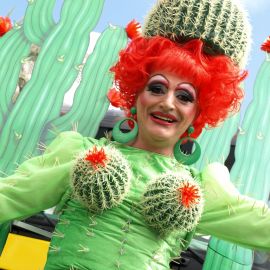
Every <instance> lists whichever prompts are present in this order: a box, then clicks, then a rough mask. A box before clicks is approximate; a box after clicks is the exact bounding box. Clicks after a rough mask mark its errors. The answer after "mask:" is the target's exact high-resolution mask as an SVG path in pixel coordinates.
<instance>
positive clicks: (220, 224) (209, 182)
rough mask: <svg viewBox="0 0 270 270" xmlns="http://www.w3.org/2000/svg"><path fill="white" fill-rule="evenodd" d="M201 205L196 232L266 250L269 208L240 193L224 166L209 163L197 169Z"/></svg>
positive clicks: (269, 234)
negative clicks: (201, 196)
mask: <svg viewBox="0 0 270 270" xmlns="http://www.w3.org/2000/svg"><path fill="white" fill-rule="evenodd" d="M201 177H202V181H203V186H204V190H205V194H204V195H205V208H204V213H203V216H202V219H201V221H200V223H199V225H198V226H197V232H198V233H202V234H210V235H213V236H216V237H218V238H220V239H223V240H227V241H230V242H234V243H237V244H240V245H242V246H245V247H248V248H251V249H262V250H268V251H269V250H270V210H269V208H268V206H267V205H266V204H265V203H264V202H262V201H258V200H254V199H252V198H249V197H247V196H243V195H241V194H240V193H239V192H238V191H237V189H236V188H235V187H234V185H233V184H232V183H231V181H230V173H229V171H228V169H227V168H226V167H225V166H223V165H222V164H219V163H213V164H210V165H209V166H207V167H206V169H205V170H204V171H203V172H202V173H201Z"/></svg>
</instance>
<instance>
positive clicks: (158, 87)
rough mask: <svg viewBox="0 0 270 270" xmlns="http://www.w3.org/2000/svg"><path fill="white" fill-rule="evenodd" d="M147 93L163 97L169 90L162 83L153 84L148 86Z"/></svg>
mask: <svg viewBox="0 0 270 270" xmlns="http://www.w3.org/2000/svg"><path fill="white" fill-rule="evenodd" d="M147 91H150V92H151V93H153V94H156V95H162V94H165V93H166V92H167V88H166V86H165V85H164V84H162V83H159V82H153V83H150V84H149V85H148V87H147Z"/></svg>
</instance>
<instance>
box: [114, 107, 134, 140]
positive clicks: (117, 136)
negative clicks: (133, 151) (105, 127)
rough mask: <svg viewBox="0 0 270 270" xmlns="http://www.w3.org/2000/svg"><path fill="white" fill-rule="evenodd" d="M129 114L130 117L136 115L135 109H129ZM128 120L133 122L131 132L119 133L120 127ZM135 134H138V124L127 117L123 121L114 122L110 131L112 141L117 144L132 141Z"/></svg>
mask: <svg viewBox="0 0 270 270" xmlns="http://www.w3.org/2000/svg"><path fill="white" fill-rule="evenodd" d="M130 112H131V114H132V115H135V114H136V113H137V111H136V108H135V107H132V108H131V109H130ZM128 120H130V121H132V122H133V124H134V128H133V129H132V130H131V131H129V132H127V133H124V132H122V131H121V129H120V127H121V125H122V124H123V123H124V122H125V121H128ZM137 134H138V124H137V122H136V121H135V120H134V119H133V118H131V117H127V118H124V119H122V120H120V121H118V122H116V124H115V125H114V127H113V130H112V136H113V138H114V140H115V141H117V142H119V143H128V142H129V141H132V140H134V139H135V138H136V136H137Z"/></svg>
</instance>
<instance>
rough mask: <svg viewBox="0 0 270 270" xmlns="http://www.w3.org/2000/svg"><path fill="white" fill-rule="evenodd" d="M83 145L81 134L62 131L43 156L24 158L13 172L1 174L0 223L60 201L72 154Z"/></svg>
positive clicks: (67, 179)
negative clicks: (4, 176) (2, 176)
mask: <svg viewBox="0 0 270 270" xmlns="http://www.w3.org/2000/svg"><path fill="white" fill-rule="evenodd" d="M83 149H84V145H83V137H82V136H81V135H80V134H78V133H75V132H64V133H61V134H60V135H59V136H58V137H57V138H56V139H55V140H54V141H53V142H52V143H51V144H50V146H49V147H48V148H47V149H46V151H45V153H44V154H43V155H42V156H38V157H35V158H32V159H29V160H27V161H25V162H24V163H22V164H21V165H20V166H19V168H18V169H17V171H16V173H15V174H13V175H11V176H8V177H6V178H0V223H1V222H5V221H7V220H12V219H19V218H22V217H25V216H29V215H32V214H34V213H37V212H39V211H41V210H44V209H47V208H50V207H52V206H54V205H56V204H57V203H59V201H60V200H61V198H62V196H63V195H64V193H65V191H66V190H67V188H68V186H69V173H70V168H71V166H72V163H73V160H74V155H75V154H76V153H77V152H78V151H81V150H83Z"/></svg>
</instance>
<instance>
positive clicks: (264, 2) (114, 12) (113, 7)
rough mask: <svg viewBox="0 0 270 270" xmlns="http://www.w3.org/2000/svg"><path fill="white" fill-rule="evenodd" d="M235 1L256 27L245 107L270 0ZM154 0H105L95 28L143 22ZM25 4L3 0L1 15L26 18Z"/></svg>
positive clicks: (267, 32)
mask: <svg viewBox="0 0 270 270" xmlns="http://www.w3.org/2000/svg"><path fill="white" fill-rule="evenodd" d="M45 1H46V0H45ZM236 1H238V2H241V4H242V5H243V6H244V7H245V8H246V10H247V11H248V12H249V17H250V21H251V24H252V28H253V31H252V32H253V44H252V51H251V56H250V60H249V63H248V66H247V69H248V70H249V77H248V79H247V80H246V97H245V100H244V102H243V105H242V107H243V110H245V108H246V107H247V105H248V103H249V102H250V101H251V99H252V92H253V84H254V81H255V77H256V73H257V71H258V69H259V67H260V65H261V63H262V62H263V60H264V59H265V53H264V52H262V51H261V50H260V45H261V43H262V42H263V41H264V40H265V39H266V38H267V37H268V36H269V35H270V27H269V25H270V0H236ZM56 2H57V3H56V8H55V18H56V19H57V18H58V16H59V10H60V7H61V5H62V2H63V0H56ZM155 2H156V0H105V4H104V9H103V14H102V16H101V19H100V22H99V23H98V25H97V27H96V30H97V31H100V32H101V31H103V30H104V29H105V28H106V26H107V25H108V24H109V23H112V24H114V25H122V26H125V25H126V24H127V23H128V22H129V21H130V20H131V19H133V18H135V19H136V20H138V21H139V22H143V19H144V16H145V14H146V13H147V11H148V10H149V9H150V8H151V6H152V5H153V4H154V3H155ZM26 7H27V0H2V1H1V0H0V16H5V15H7V13H8V12H9V11H10V10H11V9H13V8H14V10H13V12H12V15H11V18H12V20H13V21H18V20H20V19H22V18H23V16H24V13H25V10H26ZM267 26H268V27H267Z"/></svg>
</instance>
